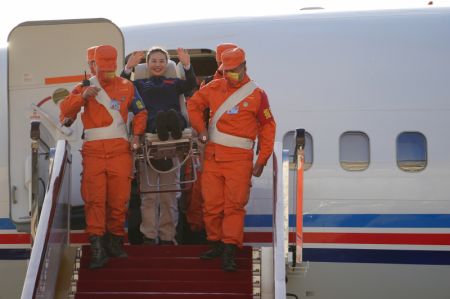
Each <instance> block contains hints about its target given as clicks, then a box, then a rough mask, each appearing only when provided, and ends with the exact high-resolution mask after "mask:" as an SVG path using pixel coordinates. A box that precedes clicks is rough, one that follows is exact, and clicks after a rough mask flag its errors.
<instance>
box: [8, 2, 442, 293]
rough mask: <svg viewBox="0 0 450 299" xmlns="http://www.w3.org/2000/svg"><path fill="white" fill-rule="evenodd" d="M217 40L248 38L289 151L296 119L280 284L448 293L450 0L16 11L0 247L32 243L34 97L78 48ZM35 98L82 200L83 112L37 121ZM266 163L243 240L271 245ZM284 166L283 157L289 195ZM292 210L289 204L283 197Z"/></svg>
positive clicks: (63, 74)
mask: <svg viewBox="0 0 450 299" xmlns="http://www.w3.org/2000/svg"><path fill="white" fill-rule="evenodd" d="M93 24H95V25H94V26H93ZM122 34H123V35H122ZM222 42H232V43H236V44H238V45H239V46H241V47H242V48H243V49H245V51H246V54H247V69H248V74H249V75H250V77H251V78H252V79H254V80H255V81H256V82H257V83H258V84H259V85H260V86H261V87H262V88H263V89H264V90H265V91H266V92H267V94H268V97H269V102H270V105H271V110H272V112H273V115H274V117H275V120H276V122H277V134H276V141H277V142H280V143H281V144H282V145H283V148H285V149H289V150H290V152H289V158H290V160H292V157H293V154H294V153H293V147H294V134H293V131H294V130H295V129H298V128H303V129H305V130H306V132H307V134H306V137H307V138H306V164H305V166H306V170H305V172H304V194H303V200H304V202H303V237H304V238H303V243H304V244H303V245H304V247H303V263H302V269H301V270H295V271H294V270H290V269H287V275H288V283H287V290H288V292H290V293H294V294H297V295H298V296H299V298H306V297H308V298H309V297H311V298H317V299H319V298H320V299H324V298H346V299H349V298H354V299H360V298H365V299H372V298H373V299H375V298H395V299H399V298H404V299H406V298H408V299H415V298H417V299H419V298H433V299H440V298H442V299H444V298H448V296H449V295H448V294H450V286H449V284H448V282H447V281H448V278H449V277H450V267H449V265H450V183H449V182H450V154H449V153H448V149H449V148H450V133H449V128H450V101H449V95H450V84H449V78H450V55H449V53H450V9H441V8H427V9H414V10H386V11H370V12H342V13H329V12H321V11H320V12H299V13H297V14H295V15H290V16H270V17H257V18H236V19H220V20H207V21H189V22H179V23H167V24H153V25H142V26H133V27H128V28H122V29H119V28H117V27H116V26H115V25H114V24H113V23H111V22H109V21H107V20H102V19H97V20H77V21H70V22H69V21H66V22H64V21H54V22H52V21H48V22H28V23H25V24H21V25H19V26H18V27H16V28H15V29H14V30H13V31H12V32H11V34H10V38H9V48H8V50H7V53H8V55H7V57H6V52H5V51H4V50H2V52H1V54H2V55H1V59H0V66H1V72H2V81H1V84H2V85H1V102H0V116H1V124H0V132H1V141H2V142H1V147H0V154H1V155H0V162H1V164H0V248H1V249H0V252H2V251H3V252H4V254H3V256H2V258H3V260H8V259H13V257H11V254H12V253H11V251H7V250H10V249H12V248H14V249H17V248H29V246H30V245H29V234H28V232H27V229H29V227H30V195H29V194H30V190H29V180H30V174H29V166H30V165H29V164H30V162H29V156H30V151H31V149H30V138H29V134H30V115H31V113H32V110H33V107H35V106H33V104H35V105H37V104H38V103H39V102H41V100H43V99H45V98H46V97H48V96H51V95H52V94H53V92H54V91H55V90H56V89H57V88H66V89H68V90H71V89H72V88H73V86H75V84H76V83H77V82H78V81H79V79H80V75H82V74H83V72H84V71H85V70H86V71H87V70H88V68H87V64H86V61H85V55H86V54H85V50H86V49H87V48H88V47H90V46H93V45H97V44H112V45H114V46H115V47H117V49H118V50H119V57H124V56H126V55H128V54H130V53H131V52H133V51H138V50H146V49H148V48H149V47H151V46H153V45H159V46H162V47H164V48H166V49H171V50H173V49H176V48H177V47H183V48H186V49H189V50H190V51H191V53H192V63H193V65H194V67H195V70H196V73H197V75H199V77H203V76H206V75H211V74H212V72H213V71H214V50H215V47H216V45H217V44H219V43H222ZM119 62H120V63H119V68H121V67H123V62H122V61H119ZM7 67H8V69H7ZM4 78H7V81H5V80H4ZM6 90H7V92H6ZM39 108H40V109H42V111H41V112H42V113H46V114H48V116H49V117H48V118H46V117H45V116H42V114H41V116H40V118H41V126H43V127H44V128H46V130H47V131H48V133H47V135H45V134H44V138H45V139H46V140H49V143H50V145H53V144H54V142H55V141H56V140H58V139H61V138H63V139H67V140H68V141H69V142H70V144H71V148H72V154H73V164H72V170H73V172H72V197H71V200H72V205H73V206H79V205H81V204H82V201H81V196H80V193H79V186H80V182H79V181H80V180H79V178H80V177H79V174H80V172H81V158H80V155H79V153H78V149H79V148H80V147H81V144H82V141H81V139H80V136H81V132H82V124H81V122H80V120H77V121H76V122H75V123H74V124H73V125H72V127H71V129H72V130H73V131H72V132H69V131H67V129H63V128H60V127H59V126H58V125H57V121H56V122H55V124H56V125H53V124H52V122H51V121H49V119H51V118H53V119H54V120H57V119H58V106H57V104H56V103H54V102H53V101H51V100H50V101H48V102H45V103H43V104H42V105H40V106H39ZM279 158H281V157H279ZM41 159H42V160H43V162H45V161H44V160H45V157H42V158H41ZM291 169H292V168H291ZM44 172H45V171H44ZM272 174H273V173H272V165H271V162H270V163H269V164H268V165H267V167H266V168H265V171H264V174H263V176H262V177H261V178H258V179H253V187H252V192H251V198H250V201H249V204H248V206H247V217H246V228H245V231H246V236H245V238H246V241H247V243H253V244H258V245H259V246H271V245H270V242H271V240H272V233H271V231H272V214H273V198H272V194H273V192H272V180H273V178H272ZM294 178H295V176H294V170H291V171H290V182H291V185H290V186H291V187H290V188H291V189H290V190H289V202H290V203H291V206H294V202H295V200H296V196H295V190H294V187H293V186H294V184H293V182H294ZM45 183H46V182H45V181H43V182H42V184H43V185H45ZM42 190H43V189H42ZM42 192H43V191H42ZM290 214H291V216H290V218H292V219H293V218H294V216H295V215H294V214H295V210H294V208H293V207H291V208H290ZM294 226H295V224H293V223H292V222H291V227H294ZM16 228H17V229H16ZM81 233H82V232H80V231H73V235H77V234H81ZM75 243H76V242H75ZM22 254H23V253H22ZM23 256H26V254H24V255H23ZM268 298H269V297H268Z"/></svg>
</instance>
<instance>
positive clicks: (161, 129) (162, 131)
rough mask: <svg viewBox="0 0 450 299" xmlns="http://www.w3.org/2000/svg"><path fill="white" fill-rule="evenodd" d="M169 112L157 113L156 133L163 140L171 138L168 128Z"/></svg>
mask: <svg viewBox="0 0 450 299" xmlns="http://www.w3.org/2000/svg"><path fill="white" fill-rule="evenodd" d="M167 127H168V123H167V113H166V112H164V111H159V112H158V114H157V115H156V133H157V134H158V138H159V140H161V141H167V140H168V139H169V131H168V129H167Z"/></svg>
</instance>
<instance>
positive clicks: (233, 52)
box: [219, 47, 245, 71]
mask: <svg viewBox="0 0 450 299" xmlns="http://www.w3.org/2000/svg"><path fill="white" fill-rule="evenodd" d="M244 62H245V52H244V50H242V49H241V48H239V47H237V48H233V49H228V50H225V51H224V52H223V53H222V64H221V65H220V67H219V70H223V71H228V70H232V69H234V68H237V67H238V66H240V65H241V64H242V63H244Z"/></svg>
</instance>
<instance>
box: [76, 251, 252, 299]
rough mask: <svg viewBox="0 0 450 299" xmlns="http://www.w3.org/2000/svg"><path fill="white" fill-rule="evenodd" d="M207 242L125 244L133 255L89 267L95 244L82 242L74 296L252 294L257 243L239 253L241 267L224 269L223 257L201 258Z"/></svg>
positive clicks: (191, 298)
mask: <svg viewBox="0 0 450 299" xmlns="http://www.w3.org/2000/svg"><path fill="white" fill-rule="evenodd" d="M207 249H208V247H207V246H197V245H178V246H145V245H129V246H125V250H126V251H127V253H128V258H110V260H109V262H108V264H107V265H106V266H105V267H104V268H102V269H95V270H90V269H89V268H88V265H89V260H90V247H89V246H83V248H82V257H81V263H80V270H79V275H78V282H77V292H76V294H75V299H94V298H99V299H102V298H112V299H116V298H120V299H128V298H130V299H134V298H161V299H166V298H167V299H170V298H174V299H178V298H179V299H195V298H199V299H202V298H205V299H206V298H211V299H215V298H224V299H226V298H230V299H231V298H233V299H251V298H253V295H252V292H253V281H252V248H251V247H248V246H245V247H243V248H242V249H241V250H238V251H237V253H236V263H237V265H238V271H237V272H234V273H229V272H224V271H222V269H221V260H220V258H218V259H215V260H211V261H204V260H200V259H199V255H200V253H201V252H203V251H206V250H207Z"/></svg>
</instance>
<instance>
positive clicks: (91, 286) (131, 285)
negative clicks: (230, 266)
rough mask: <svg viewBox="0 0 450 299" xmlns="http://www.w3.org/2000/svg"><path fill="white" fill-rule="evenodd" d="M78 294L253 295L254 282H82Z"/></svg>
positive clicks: (79, 284) (78, 285) (78, 287)
mask: <svg viewBox="0 0 450 299" xmlns="http://www.w3.org/2000/svg"><path fill="white" fill-rule="evenodd" d="M77 291H78V292H137V293H141V292H159V293H164V292H167V293H224V294H229V293H243V294H251V292H252V282H251V281H247V282H242V281H233V282H231V283H230V282H229V281H186V280H185V281H174V280H172V281H163V280H120V281H114V282H111V281H110V280H82V281H79V282H78V284H77Z"/></svg>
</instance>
